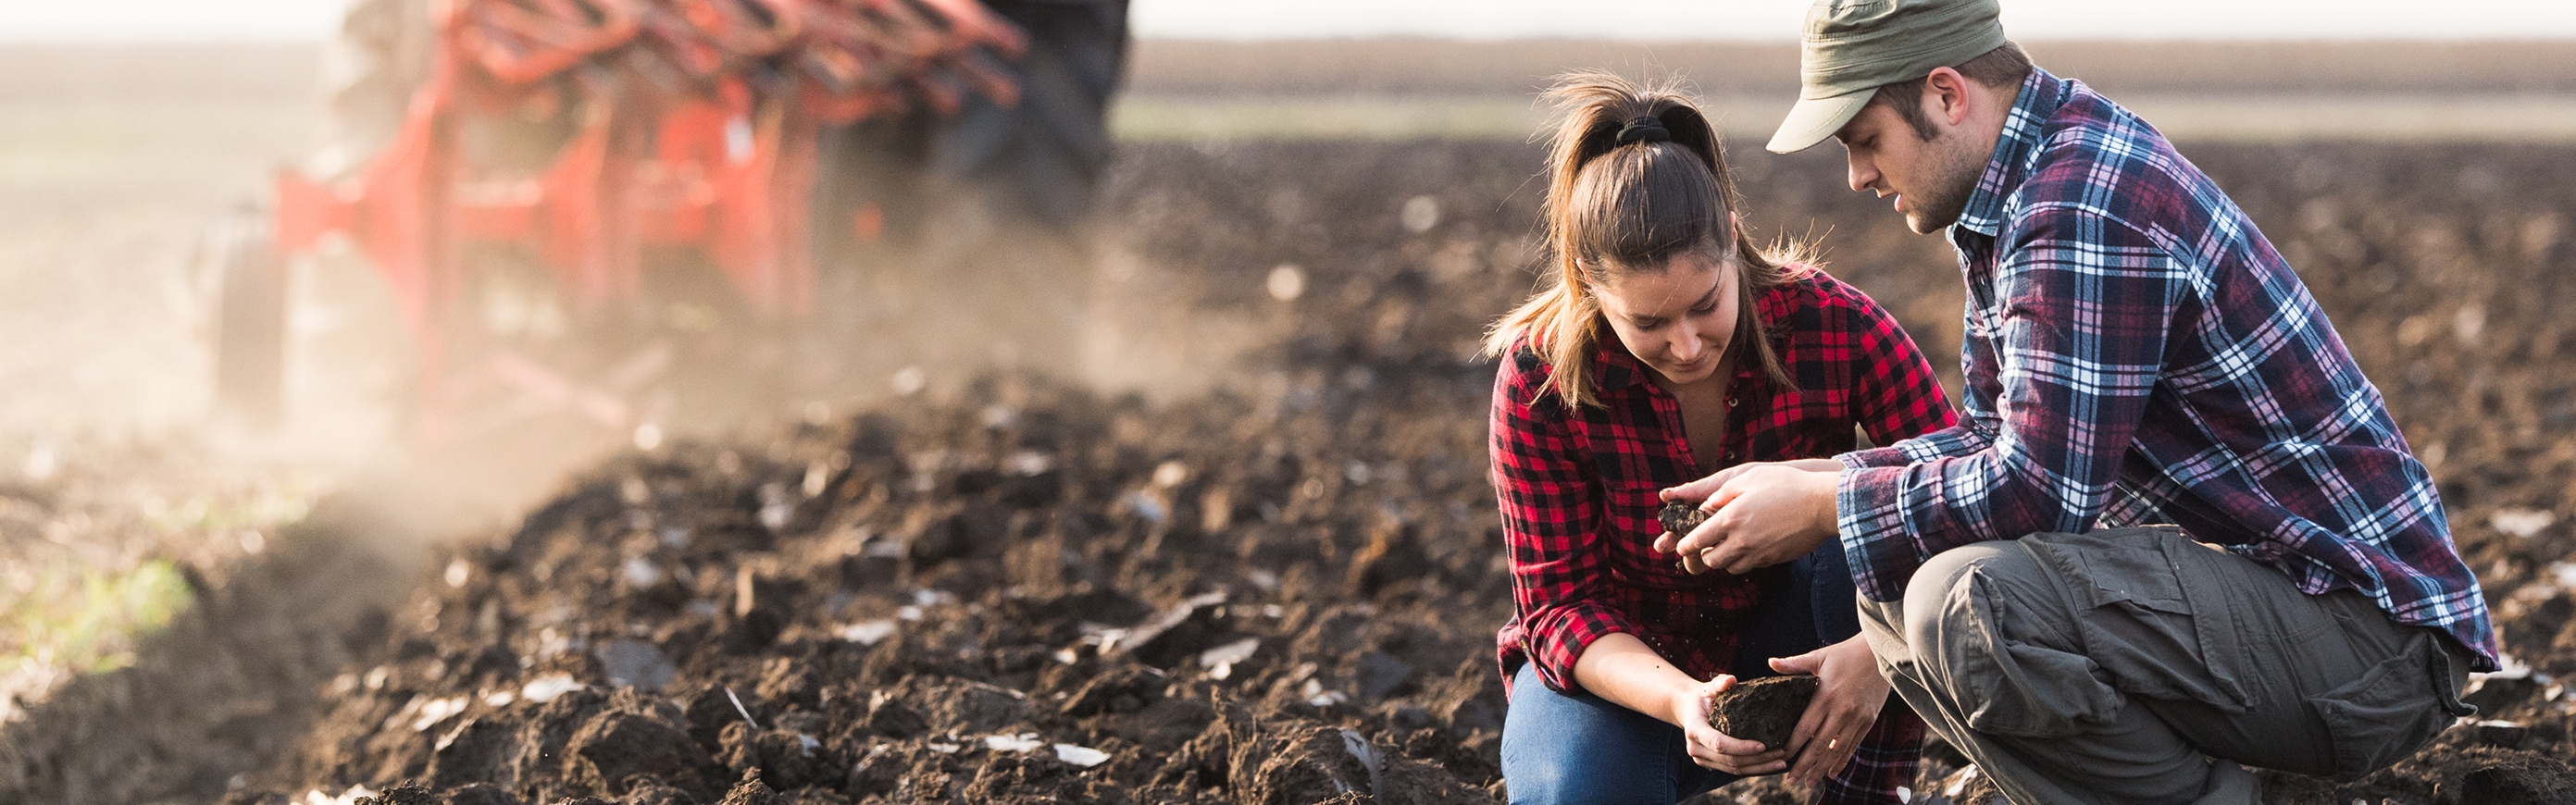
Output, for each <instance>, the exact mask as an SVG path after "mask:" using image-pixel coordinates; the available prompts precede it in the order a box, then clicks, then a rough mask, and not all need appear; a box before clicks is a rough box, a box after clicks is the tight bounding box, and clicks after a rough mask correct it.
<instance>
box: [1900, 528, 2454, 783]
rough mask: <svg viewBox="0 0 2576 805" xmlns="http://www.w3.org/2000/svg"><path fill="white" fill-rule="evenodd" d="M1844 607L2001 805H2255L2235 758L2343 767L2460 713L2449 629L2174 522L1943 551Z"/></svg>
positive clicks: (2350, 770)
mask: <svg viewBox="0 0 2576 805" xmlns="http://www.w3.org/2000/svg"><path fill="white" fill-rule="evenodd" d="M1860 620H1861V633H1862V634H1863V635H1866V636H1867V637H1868V639H1869V642H1870V647H1871V648H1872V649H1873V650H1874V651H1875V652H1876V653H1877V655H1878V664H1879V672H1880V673H1881V674H1882V675H1884V676H1886V677H1887V678H1888V680H1889V681H1890V682H1891V683H1893V684H1894V685H1895V688H1896V692H1897V694H1898V695H1899V696H1901V697H1903V698H1904V699H1905V701H1906V703H1907V704H1910V705H1912V706H1913V707H1914V710H1915V712H1917V713H1920V714H1922V716H1923V718H1924V720H1925V721H1927V722H1929V723H1930V724H1931V726H1932V729H1933V730H1935V731H1937V732H1939V733H1940V734H1941V736H1942V737H1943V738H1945V739H1947V740H1949V741H1950V743H1951V744H1952V745H1953V746H1956V747H1958V748H1959V749H1960V750H1961V751H1963V752H1965V753H1966V754H1967V755H1968V757H1969V758H1970V759H1973V760H1975V761H1976V763H1977V765H1978V766H1979V767H1980V768H1982V769H1983V770H1984V771H1985V772H1986V773H1987V774H1989V775H1992V776H1993V778H1994V782H1995V783H1996V787H1997V788H1999V789H2001V790H2002V791H2003V793H2004V795H2005V796H2007V797H2010V798H2011V799H2012V801H2013V802H2014V803H2017V805H2059V803H2110V802H2141V803H2144V802H2159V803H2162V802H2170V803H2186V802H2187V803H2253V802H2256V801H2257V797H2256V792H2255V786H2254V778H2253V774H2252V773H2251V772H2248V771H2246V770H2245V769H2244V768H2243V766H2260V767H2265V768H2274V769H2282V770H2286V771H2293V772H2299V773H2302V774H2312V775H2321V776H2330V777H2335V778H2339V779H2345V780H2349V779H2352V778H2355V777H2359V776H2361V775H2363V774H2366V773H2369V772H2371V771H2373V770H2376V769H2379V768H2381V767H2384V766H2386V765H2388V764H2390V763H2393V762H2395V761H2397V760H2398V759H2399V758H2403V757H2405V756H2406V755H2408V754H2410V753H2412V752H2414V751H2415V749H2416V748H2417V747H2420V746H2422V745H2423V744H2424V742H2426V741H2428V740H2430V739H2431V738H2432V737H2433V735H2434V734H2435V733H2438V732H2440V731H2441V730H2442V729H2443V728H2444V727H2447V726H2449V725H2450V723H2451V722H2452V720H2453V719H2454V718H2455V717H2458V716H2463V715H2468V714H2470V713H2472V712H2474V709H2473V708H2470V707H2468V706H2466V705H2463V704H2461V703H2460V700H2459V691H2460V688H2461V686H2462V685H2464V684H2465V683H2466V682H2467V679H2468V661H2467V655H2466V654H2465V653H2464V652H2462V651H2461V650H2460V649H2459V648H2458V647H2457V646H2456V645H2454V644H2453V642H2452V641H2450V640H2449V639H2447V638H2444V637H2441V636H2440V635H2438V634H2437V633H2435V632H2433V631H2432V630H2429V629H2424V628H2420V627H2409V626H2400V625H2398V624H2396V623H2394V622H2392V621H2390V620H2389V619H2388V618H2387V616H2385V615H2383V614H2381V612H2380V610H2379V609H2378V608H2377V607H2376V606H2374V605H2372V603H2371V602H2370V600H2369V599H2368V598H2366V597H2363V596H2362V595H2360V594H2358V593H2353V592H2350V591H2341V592H2336V593H2330V594H2327V595H2319V596H2310V595H2306V594H2303V593H2301V592H2299V590H2298V589H2297V588H2296V587H2294V586H2292V584H2291V583H2290V580H2289V579H2288V578H2287V577H2284V576H2283V575H2281V573H2280V572H2278V571H2275V570H2273V569H2271V568H2268V567H2264V566H2262V565H2259V564H2256V563H2254V562H2253V561H2251V560H2248V559H2245V558H2243V557H2239V556H2236V555H2234V554H2230V553H2227V552H2225V551H2220V550H2215V549H2213V548H2211V547H2209V546H2206V545H2202V544H2200V543H2197V542H2193V541H2191V540H2190V539H2187V538H2185V537H2184V536H2183V535H2182V533H2181V532H2180V531H2179V530H2177V529H2173V528H2170V527H2155V528H2120V529H2106V530H2101V531H2095V532H2091V533H2087V534H2033V535H2030V536H2028V537H2024V538H2022V539H2019V540H2013V541H2008V542H2004V541H1998V542H1981V543H1976V544H1973V545H1967V546H1963V547H1960V548H1956V549H1952V550H1949V551H1945V552H1943V553H1941V554H1940V555H1937V556H1934V557H1932V559H1931V560H1930V561H1927V562H1925V563H1924V564H1923V567H1922V568H1921V569H1920V570H1919V571H1917V572H1916V573H1915V574H1914V578H1913V579H1912V582H1911V584H1909V585H1908V586H1907V587H1906V591H1905V595H1904V596H1903V598H1902V599H1900V600H1898V601H1891V602H1885V603H1881V602H1873V601H1869V600H1866V599H1864V600H1862V601H1861V618H1860ZM2239 764H2242V766H2240V765H2239Z"/></svg>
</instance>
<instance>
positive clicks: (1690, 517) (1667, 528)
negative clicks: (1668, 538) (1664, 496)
mask: <svg viewBox="0 0 2576 805" xmlns="http://www.w3.org/2000/svg"><path fill="white" fill-rule="evenodd" d="M1656 518H1657V519H1660V520H1662V521H1663V523H1664V532H1665V533H1668V534H1688V533H1690V530H1691V529H1694V528H1698V527H1699V524H1701V523H1705V522H1708V512H1704V511H1700V510H1699V507H1698V506H1693V505H1691V504H1688V503H1684V502H1682V501H1678V500H1675V501H1668V502H1666V503H1665V504H1664V508H1663V510H1662V511H1660V512H1656Z"/></svg>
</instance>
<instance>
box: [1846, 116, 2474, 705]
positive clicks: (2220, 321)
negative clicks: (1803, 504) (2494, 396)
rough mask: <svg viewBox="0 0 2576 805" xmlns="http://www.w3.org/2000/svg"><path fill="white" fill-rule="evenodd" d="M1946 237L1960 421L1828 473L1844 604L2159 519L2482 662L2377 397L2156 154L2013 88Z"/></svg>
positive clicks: (2246, 229)
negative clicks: (1976, 557)
mask: <svg viewBox="0 0 2576 805" xmlns="http://www.w3.org/2000/svg"><path fill="white" fill-rule="evenodd" d="M1949 236H1950V242H1951V244H1952V245H1953V246H1955V247H1957V249H1958V253H1959V269H1960V272H1961V273H1962V274H1963V275H1964V277H1965V279H1966V281H1967V286H1968V305H1967V308H1968V309H1967V334H1966V338H1965V339H1964V343H1963V344H1962V345H1961V349H1960V353H1961V355H1960V360H1961V361H1962V363H1963V364H1964V366H1965V369H1966V376H1967V387H1966V394H1965V395H1964V396H1965V398H1966V399H1965V400H1964V402H1965V413H1966V415H1967V416H1966V418H1965V420H1964V421H1963V422H1962V423H1961V424H1960V425H1958V426H1957V427H1952V428H1948V429H1945V430H1940V431H1935V432H1932V433H1929V434H1926V435H1924V436H1921V437H1918V438H1914V439H1907V440H1904V441H1900V442H1897V443H1895V444H1892V445H1889V446H1887V447H1883V448H1877V449H1873V450H1864V451H1860V452H1855V453H1847V454H1844V455H1843V456H1842V457H1841V458H1842V461H1843V463H1844V464H1845V465H1846V466H1848V467H1851V468H1852V469H1850V470H1849V471H1846V472H1845V473H1843V476H1842V485H1841V488H1840V490H1839V492H1838V495H1837V500H1836V504H1837V511H1838V513H1839V515H1840V523H1839V525H1840V530H1841V532H1842V533H1841V536H1842V544H1843V550H1844V552H1845V553H1846V554H1848V555H1849V556H1850V557H1851V566H1852V573H1853V575H1854V576H1855V577H1857V581H1858V582H1859V586H1860V590H1861V592H1862V593H1863V594H1865V595H1867V596H1869V597H1870V598H1872V599H1874V600H1881V601H1886V600H1893V599H1895V598H1896V597H1897V596H1898V595H1900V594H1901V593H1902V592H1903V589H1904V586H1905V583H1906V580H1907V579H1908V578H1909V577H1910V576H1912V575H1913V571H1914V569H1915V568H1916V567H1918V566H1919V565H1920V564H1921V563H1922V562H1923V560H1925V559H1927V558H1930V557H1931V556H1932V555H1933V554H1936V553H1939V552H1941V551H1943V550H1947V549H1949V548H1952V547H1956V546H1959V545H1964V544H1967V543H1971V542H1978V541H1984V540H1998V539H2015V538H2019V537H2020V536H2022V535H2024V534H2030V533H2036V532H2081V531H2089V530H2093V529H2095V528H2098V527H2106V526H2121V525H2141V524H2147V523H2173V524H2176V525H2180V526H2182V528H2183V530H2184V532H2185V533H2188V534H2190V535H2192V536H2193V537H2194V538H2197V539H2199V540H2201V541H2204V542H2211V543H2217V544H2221V545H2225V546H2227V548H2228V549H2229V550H2231V551H2234V552H2236V553H2237V554H2239V555H2242V556H2245V557H2247V558H2250V559H2253V560H2254V561H2257V562H2261V563H2263V564H2265V565H2268V566H2271V567H2273V568H2275V569H2278V570H2280V571H2281V572H2282V573H2283V574H2286V575H2288V576H2289V577H2290V579H2291V580H2292V581H2294V582H2296V583H2297V584H2298V586H2299V589H2301V590H2304V591H2306V592H2307V593H2309V594H2311V595H2314V594H2321V593H2325V592H2328V591H2332V590H2342V589H2350V590H2358V591H2360V592H2361V593H2362V594H2364V595H2368V596H2370V597H2371V599H2372V600H2374V601H2376V602H2378V604H2379V607H2380V608H2381V609H2383V610H2386V611H2387V612H2388V614H2389V616H2390V617H2392V618H2394V619H2395V620H2397V621H2398V622H2400V623H2407V624H2416V625H2422V626H2428V627H2432V628H2434V629H2437V630H2439V631H2441V632H2443V633H2445V634H2448V635H2450V636H2451V637H2452V638H2453V639H2455V640H2457V641H2458V642H2459V644H2460V645H2461V646H2464V647H2466V648H2467V649H2469V650H2470V652H2472V653H2473V654H2475V655H2476V657H2475V659H2474V660H2473V664H2474V665H2475V666H2476V667H2478V668H2479V669H2480V670H2493V669H2494V668H2495V667H2496V657H2497V646H2496V636H2495V628H2494V626H2493V625H2492V624H2491V623H2490V622H2489V620H2488V616H2487V605H2486V598H2485V596H2484V595H2483V594H2482V593H2480V592H2479V589H2478V582H2477V578H2476V577H2475V576H2473V575H2471V574H2470V573H2469V569H2468V567H2467V565H2465V564H2463V563H2462V562H2461V561H2460V556H2459V552H2458V550H2457V548H2456V547H2454V546H2453V545H2452V543H2451V536H2450V526H2449V524H2448V523H2447V522H2446V521H2445V519H2444V516H2443V513H2442V501H2441V498H2440V497H2439V496H2438V494H2437V493H2436V492H2435V491H2434V488H2433V478H2432V475H2431V474H2430V473H2429V472H2427V471H2426V470H2425V469H2424V465H2423V464H2422V463H2420V462H2418V461H2416V460H2415V456H2414V454H2413V453H2412V452H2411V451H2410V450H2408V448H2407V446H2406V439H2405V437H2404V436H2403V435H2401V434H2399V433H2398V430H2397V423H2396V422H2395V421H2394V420H2392V419H2391V418H2390V417H2389V415H2388V406H2387V404H2386V402H2385V401H2384V400H2383V399H2382V398H2381V397H2380V395H2379V389H2378V388H2377V387H2375V386H2372V385H2371V383H2370V380H2369V379H2368V378H2365V377H2363V376H2362V373H2361V368H2360V367H2359V366H2358V365H2356V364H2354V363H2353V359H2352V355H2351V353H2350V352H2348V351H2347V350H2345V349H2344V345H2343V340H2342V339H2341V338H2340V337H2338V336H2336V335H2335V331H2334V327H2333V325H2331V324H2329V323H2327V322H2326V317H2325V313H2324V312H2322V311H2320V310H2319V309H2318V308H2317V304H2316V300H2315V298H2313V297H2311V296H2309V294H2308V289H2307V286H2306V285H2304V284H2301V283H2300V282H2299V277H2298V275H2297V274H2294V273H2292V272H2291V270H2290V266H2289V264H2288V263H2286V262H2284V261H2283V260H2282V259H2281V255H2280V254H2279V253H2278V252H2276V251H2274V250H2273V249H2272V244H2271V242H2270V241H2268V240H2266V239H2264V237H2263V234H2262V233H2261V232H2257V231H2255V229H2254V223H2253V222H2252V221H2250V220H2247V219H2246V217H2245V213H2244V211H2242V210H2239V209H2237V208H2236V205H2235V203H2234V202H2232V201H2229V200H2228V198H2227V196H2226V195H2225V194H2223V193H2221V192H2219V190H2218V186H2217V185H2216V184H2214V183H2212V182H2211V181H2210V180H2209V177H2207V176H2205V175H2202V174H2201V172H2200V169H2199V168H2196V167H2193V166H2192V164H2191V163H2190V162H2188V161H2185V160H2184V159H2183V158H2182V156H2181V155H2179V154H2177V153H2175V152H2174V149H2173V146H2172V144H2170V143H2167V142H2166V141H2165V139H2164V136H2163V135H2161V134H2158V133H2157V132H2156V130H2155V129H2153V128H2150V127H2149V126H2148V125H2147V124H2146V123H2145V122H2143V121H2140V120H2139V119H2138V118H2137V117H2136V116H2134V115H2131V114H2130V113H2129V111H2128V110H2126V109H2122V108H2120V107H2118V106H2116V105H2114V104H2112V103H2111V102H2110V101H2108V100H2105V99H2104V98H2103V97H2102V96H2100V95H2097V94H2094V93H2093V91H2092V90H2091V89H2089V88H2087V87H2085V86H2084V84H2083V83H2082V82H2079V81H2070V80H2064V79H2060V78H2058V77H2056V76H2053V75H2049V74H2048V73H2047V72H2045V71H2040V70H2033V71H2032V72H2031V76H2030V78H2029V79H2028V80H2026V81H2024V82H2023V84H2022V87H2021V95H2020V98H2019V99H2018V100H2017V101H2015V102H2014V104H2013V109H2012V113H2011V117H2010V119H2008V120H2007V121H2006V122H2005V124H2004V130H2003V135H2002V137H2001V138H1999V140H1998V141H1997V143H1996V145H1995V152H1994V157H1993V158H1992V160H1991V161H1989V162H1988V163H1987V165H1986V170H1985V174H1984V175H1983V176H1982V177H1981V178H1979V179H1978V181H1977V189H1976V191H1975V192H1974V193H1973V194H1971V195H1970V196H1969V197H1968V203H1967V207H1966V210H1965V212H1964V213H1963V214H1962V215H1961V216H1960V217H1959V221H1958V223H1957V224H1956V225H1954V226H1952V227H1950V230H1949Z"/></svg>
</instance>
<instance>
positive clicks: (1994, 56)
mask: <svg viewBox="0 0 2576 805" xmlns="http://www.w3.org/2000/svg"><path fill="white" fill-rule="evenodd" d="M1953 69H1956V70H1958V71H1959V74H1960V75H1963V76H1967V78H1968V80H1970V81H1974V82H1977V83H1979V84H1984V85H1986V86H1987V87H1990V88H1993V89H2003V88H2005V87H2011V86H2017V85H2019V84H2021V80H2022V79H2024V78H2028V77H2030V71H2031V63H2030V54H2029V53H2027V52H2024V51H2023V50H2022V49H2021V45H2020V43H2017V42H2013V41H2012V40H2009V39H2007V40H2004V46H2003V47H1999V48H1995V49H1993V50H1989V51H1986V52H1985V53H1984V54H1982V55H1979V56H1978V57H1976V58H1973V59H1969V60H1967V61H1964V62H1960V63H1959V64H1958V66H1957V67H1955V68H1953ZM1869 102H1870V103H1883V104H1887V105H1888V106H1889V107H1891V108H1894V109H1895V110H1896V116H1897V117H1900V118H1904V119H1905V125H1907V126H1911V127H1913V128H1914V136H1915V137H1917V138H1920V139H1923V140H1930V139H1932V138H1933V136H1935V135H1937V134H1939V133H1940V131H1939V130H1937V129H1934V128H1932V116H1930V115H1926V114H1924V113H1923V79H1920V78H1917V79H1913V80H1910V81H1898V82H1896V83H1893V84H1881V85H1879V87H1878V94H1877V95H1873V96H1870V99H1869Z"/></svg>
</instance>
